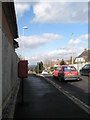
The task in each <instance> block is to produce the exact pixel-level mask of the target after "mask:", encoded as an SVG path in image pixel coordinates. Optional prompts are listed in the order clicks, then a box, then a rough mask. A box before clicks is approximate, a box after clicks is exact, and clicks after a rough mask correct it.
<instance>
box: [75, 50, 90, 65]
mask: <svg viewBox="0 0 90 120" xmlns="http://www.w3.org/2000/svg"><path fill="white" fill-rule="evenodd" d="M89 56H90V50H87V49H84V51H83V52H82V53H81V54H80V55H79V56H78V57H76V58H75V62H76V63H77V62H78V63H81V62H88V61H90V58H89Z"/></svg>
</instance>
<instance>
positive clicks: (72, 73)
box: [53, 65, 80, 81]
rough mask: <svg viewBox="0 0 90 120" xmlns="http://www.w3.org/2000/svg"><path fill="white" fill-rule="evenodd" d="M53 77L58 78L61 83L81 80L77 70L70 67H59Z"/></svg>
mask: <svg viewBox="0 0 90 120" xmlns="http://www.w3.org/2000/svg"><path fill="white" fill-rule="evenodd" d="M53 76H54V77H58V78H59V80H60V81H67V80H80V79H79V76H78V71H77V70H76V68H75V67H74V66H68V65H62V66H59V67H57V68H56V70H55V71H54V74H53Z"/></svg>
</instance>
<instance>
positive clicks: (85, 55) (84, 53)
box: [77, 50, 90, 58]
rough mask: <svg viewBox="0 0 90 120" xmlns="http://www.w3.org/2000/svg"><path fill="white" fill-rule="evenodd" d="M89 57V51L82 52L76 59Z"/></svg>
mask: <svg viewBox="0 0 90 120" xmlns="http://www.w3.org/2000/svg"><path fill="white" fill-rule="evenodd" d="M89 55H90V50H84V51H83V52H82V53H81V54H80V55H79V56H78V57H77V58H80V57H88V56H89Z"/></svg>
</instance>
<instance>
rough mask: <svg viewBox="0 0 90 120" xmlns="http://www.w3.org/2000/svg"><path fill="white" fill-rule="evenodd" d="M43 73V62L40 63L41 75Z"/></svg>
mask: <svg viewBox="0 0 90 120" xmlns="http://www.w3.org/2000/svg"><path fill="white" fill-rule="evenodd" d="M42 71H43V62H42V61H41V62H39V73H41V72H42Z"/></svg>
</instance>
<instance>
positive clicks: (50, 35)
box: [15, 0, 88, 65]
mask: <svg viewBox="0 0 90 120" xmlns="http://www.w3.org/2000/svg"><path fill="white" fill-rule="evenodd" d="M26 1H27V0H26ZM53 1H54V0H53ZM15 10H16V17H17V25H18V34H19V38H17V39H16V41H17V42H18V43H19V48H18V49H17V50H16V53H17V54H18V55H19V56H20V55H21V56H24V57H25V59H28V61H29V64H30V65H33V64H34V65H36V64H37V62H39V61H43V62H44V61H45V60H47V59H48V60H57V59H65V60H68V59H70V57H71V56H72V50H73V56H74V57H77V56H78V55H79V54H80V53H82V52H83V50H84V49H85V48H87V49H88V2H87V0H85V1H84V2H74V1H72V2H66V0H64V2H61V1H59V0H58V1H57V2H55V1H54V2H51V1H49V2H45V1H44V0H43V2H41V0H36V2H30V1H29V2H25V1H19V0H18V2H17V1H16V0H15ZM24 26H26V27H28V29H24V33H23V27H24ZM72 33H73V37H72ZM72 41H73V42H72ZM72 43H73V44H72Z"/></svg>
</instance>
